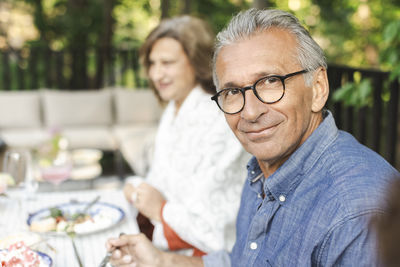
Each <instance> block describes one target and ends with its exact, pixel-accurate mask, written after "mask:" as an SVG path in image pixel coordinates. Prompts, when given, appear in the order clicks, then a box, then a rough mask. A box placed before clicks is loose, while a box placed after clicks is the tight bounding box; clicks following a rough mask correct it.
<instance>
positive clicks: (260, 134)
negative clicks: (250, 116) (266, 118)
mask: <svg viewBox="0 0 400 267" xmlns="http://www.w3.org/2000/svg"><path fill="white" fill-rule="evenodd" d="M278 125H279V124H275V125H271V126H267V127H263V128H257V129H246V130H244V131H242V132H243V133H244V134H245V135H246V136H247V138H248V139H249V140H250V141H257V140H260V139H266V138H270V137H271V136H272V135H273V134H274V133H275V131H276V129H277V126H278Z"/></svg>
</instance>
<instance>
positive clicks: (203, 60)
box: [140, 15, 216, 97]
mask: <svg viewBox="0 0 400 267" xmlns="http://www.w3.org/2000/svg"><path fill="white" fill-rule="evenodd" d="M164 37H169V38H173V39H175V40H177V41H178V42H179V43H180V44H181V45H182V47H183V50H184V51H185V53H186V55H187V57H188V58H189V61H190V64H191V65H192V66H193V69H194V71H195V76H196V81H197V82H198V83H199V84H200V86H201V87H202V88H203V90H204V91H206V92H208V93H210V94H214V93H215V92H216V91H215V86H214V83H213V81H212V70H211V62H212V55H213V51H214V37H215V35H214V33H213V31H212V30H211V28H210V27H209V25H208V24H207V23H206V22H205V21H203V20H201V19H199V18H195V17H192V16H187V15H185V16H179V17H174V18H169V19H165V20H163V21H161V23H160V24H159V25H158V26H157V27H156V28H155V29H154V30H153V31H152V32H151V33H150V34H149V35H148V36H147V38H146V40H145V42H144V44H143V45H142V47H141V48H140V58H141V62H142V64H143V65H144V67H145V71H146V74H148V71H149V67H150V59H149V56H150V53H151V50H152V48H153V45H154V43H155V42H156V41H157V40H159V39H161V38H164ZM149 82H150V87H151V88H152V89H153V90H154V91H155V92H156V94H157V96H158V97H159V95H158V93H157V91H156V90H155V88H154V85H153V84H152V82H151V81H149Z"/></svg>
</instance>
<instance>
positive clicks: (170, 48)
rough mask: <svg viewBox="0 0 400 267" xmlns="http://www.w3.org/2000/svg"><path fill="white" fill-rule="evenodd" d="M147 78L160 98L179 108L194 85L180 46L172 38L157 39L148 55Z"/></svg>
mask: <svg viewBox="0 0 400 267" xmlns="http://www.w3.org/2000/svg"><path fill="white" fill-rule="evenodd" d="M149 61H150V66H149V78H150V80H151V81H152V83H153V84H154V86H155V88H156V90H157V91H158V93H159V94H160V97H161V98H162V99H163V100H165V101H171V100H174V101H175V102H176V106H177V107H178V108H179V107H180V105H181V104H182V103H183V101H184V100H185V98H186V96H187V95H188V94H189V93H190V91H191V90H192V89H193V87H194V86H195V85H196V77H195V72H194V69H193V67H192V65H191V64H190V62H189V58H188V57H187V55H186V53H185V51H184V50H183V47H182V45H181V44H180V43H179V42H178V41H176V40H175V39H173V38H169V37H164V38H161V39H158V40H157V41H156V42H155V43H154V45H153V47H152V49H151V51H150V54H149Z"/></svg>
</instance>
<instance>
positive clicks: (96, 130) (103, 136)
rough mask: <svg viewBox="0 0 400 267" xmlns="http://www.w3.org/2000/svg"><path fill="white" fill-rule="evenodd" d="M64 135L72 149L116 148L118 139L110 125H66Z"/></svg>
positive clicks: (63, 130)
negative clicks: (116, 139)
mask: <svg viewBox="0 0 400 267" xmlns="http://www.w3.org/2000/svg"><path fill="white" fill-rule="evenodd" d="M62 135H63V136H64V137H65V138H67V140H68V147H69V148H70V149H76V148H95V149H101V150H114V149H116V148H117V147H116V141H115V138H114V136H113V134H112V131H111V129H110V128H109V127H101V126H92V127H65V128H63V129H62Z"/></svg>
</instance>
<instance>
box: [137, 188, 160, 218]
mask: <svg viewBox="0 0 400 267" xmlns="http://www.w3.org/2000/svg"><path fill="white" fill-rule="evenodd" d="M135 192H136V201H135V202H134V203H133V204H134V205H135V207H136V208H137V209H138V210H139V211H140V213H142V214H143V215H144V216H146V217H147V218H149V219H151V220H157V221H161V209H162V206H163V204H164V202H165V201H166V199H165V198H164V196H163V195H162V194H161V192H160V191H158V190H157V189H156V188H154V187H153V186H151V185H149V184H147V183H142V184H140V185H139V186H138V187H137V188H136V189H135Z"/></svg>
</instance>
